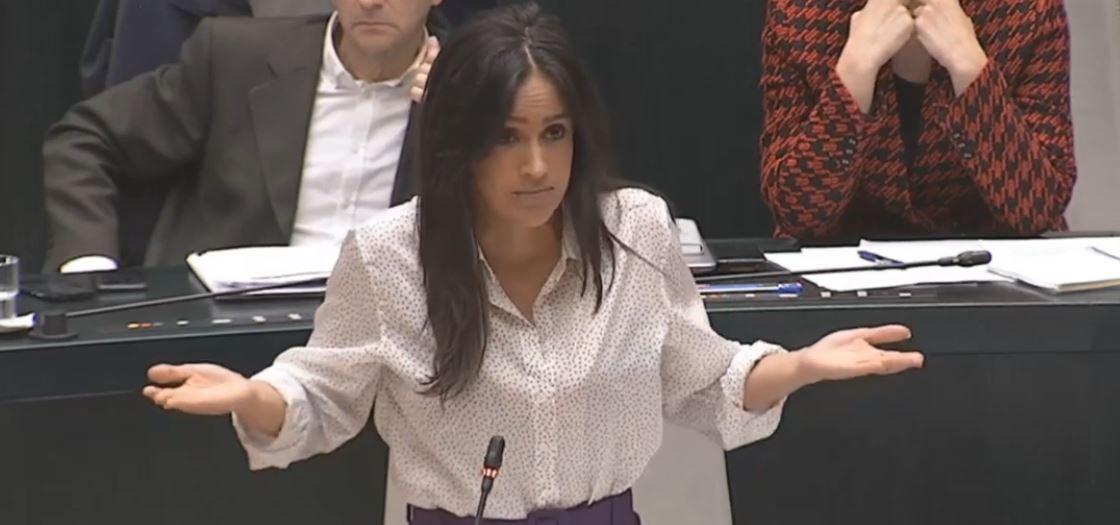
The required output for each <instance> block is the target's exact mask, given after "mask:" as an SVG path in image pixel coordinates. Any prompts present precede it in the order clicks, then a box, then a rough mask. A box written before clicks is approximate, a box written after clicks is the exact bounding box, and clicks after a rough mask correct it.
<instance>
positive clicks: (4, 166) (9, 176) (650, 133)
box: [0, 0, 771, 269]
mask: <svg viewBox="0 0 1120 525" xmlns="http://www.w3.org/2000/svg"><path fill="white" fill-rule="evenodd" d="M452 1H457V2H467V1H473V0H452ZM540 3H541V4H542V5H544V6H545V7H547V8H549V9H550V10H552V11H554V12H556V13H558V14H559V15H561V17H562V18H563V19H564V20H565V22H566V23H567V25H568V28H569V30H570V31H571V33H572V34H573V37H574V38H575V40H576V41H577V44H578V46H579V47H580V48H581V50H582V52H583V56H584V58H585V60H586V62H587V63H588V65H589V66H590V67H591V69H592V70H593V72H594V74H595V76H596V78H597V79H598V80H599V82H600V86H601V88H602V91H603V94H604V96H605V98H606V99H607V103H608V106H609V107H610V109H611V111H612V113H613V117H614V120H615V127H616V131H617V136H618V145H619V149H620V153H621V158H622V165H623V168H624V175H625V176H626V177H627V178H630V179H633V180H637V181H641V182H645V183H648V184H650V185H652V186H653V187H655V188H657V189H659V190H660V191H662V192H664V193H665V194H666V196H667V197H668V198H669V199H670V200H671V201H673V204H674V205H675V207H676V212H677V213H678V214H680V215H683V216H687V217H693V218H695V219H697V220H698V221H699V223H700V225H701V228H702V230H703V232H704V234H705V236H708V237H729V236H766V235H768V234H769V233H770V230H771V222H770V215H769V212H768V211H767V210H766V208H765V207H764V206H763V205H762V203H761V201H760V198H759V192H758V184H759V183H758V166H759V160H758V155H759V154H758V135H759V131H760V126H761V123H762V115H761V102H760V95H759V88H758V81H759V71H760V58H761V57H760V44H759V38H760V34H761V28H762V20H763V14H764V10H765V2H761V1H752V2H744V1H742V0H692V1H689V2H680V1H670V0H659V1H650V0H541V1H540ZM96 4H97V2H96V1H94V0H81V1H74V0H3V1H0V71H2V72H3V73H0V101H2V102H0V103H2V104H3V107H2V108H0V114H2V115H3V117H2V119H0V253H10V254H16V255H19V256H21V257H22V258H23V260H24V267H25V268H27V269H38V268H40V267H41V265H42V258H43V252H44V246H45V234H46V229H45V216H44V213H43V191H42V187H43V185H42V158H41V143H42V138H43V136H44V134H45V132H46V130H47V128H48V127H49V126H50V125H51V123H53V122H54V121H56V120H58V118H59V117H61V116H62V114H63V113H64V112H65V111H66V109H67V108H69V107H70V106H71V105H72V104H73V103H75V102H77V101H78V100H80V97H81V93H80V82H79V76H78V60H79V58H80V56H81V51H82V46H83V44H84V41H85V37H86V34H87V32H88V30H89V25H90V22H91V20H92V17H93V12H94V9H95V7H96Z"/></svg>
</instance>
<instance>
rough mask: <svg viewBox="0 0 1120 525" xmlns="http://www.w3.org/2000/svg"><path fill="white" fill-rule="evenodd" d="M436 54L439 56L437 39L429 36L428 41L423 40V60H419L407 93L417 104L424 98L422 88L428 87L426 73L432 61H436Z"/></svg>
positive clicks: (430, 70) (429, 69) (428, 72)
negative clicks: (410, 87) (418, 65)
mask: <svg viewBox="0 0 1120 525" xmlns="http://www.w3.org/2000/svg"><path fill="white" fill-rule="evenodd" d="M437 56H439V40H438V39H437V38H436V37H434V36H430V37H428V41H427V42H424V60H423V61H421V62H420V68H419V69H418V70H417V71H416V77H414V78H413V79H412V89H411V90H410V91H409V93H408V94H409V96H411V97H412V101H413V102H415V103H417V104H419V103H420V101H422V100H424V90H426V89H427V88H428V75H430V74H431V73H432V63H433V62H435V61H436V57H437Z"/></svg>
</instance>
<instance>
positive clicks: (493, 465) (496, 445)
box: [474, 436, 506, 525]
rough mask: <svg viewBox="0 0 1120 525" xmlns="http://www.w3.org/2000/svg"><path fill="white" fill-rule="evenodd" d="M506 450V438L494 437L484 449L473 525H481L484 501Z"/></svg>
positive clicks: (499, 468) (484, 506) (484, 509)
mask: <svg viewBox="0 0 1120 525" xmlns="http://www.w3.org/2000/svg"><path fill="white" fill-rule="evenodd" d="M505 450H506V438H504V437H502V436H494V437H492V438H490V445H489V446H488V447H486V458H485V459H483V461H482V492H481V493H480V494H479V496H478V512H475V513H474V524H475V525H480V524H481V523H482V513H483V512H485V511H486V499H487V498H489V497H490V489H493V488H494V479H495V478H497V477H498V471H499V470H501V468H502V453H504V452H505Z"/></svg>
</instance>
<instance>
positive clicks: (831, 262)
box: [766, 237, 1120, 292]
mask: <svg viewBox="0 0 1120 525" xmlns="http://www.w3.org/2000/svg"><path fill="white" fill-rule="evenodd" d="M860 250H863V251H866V252H871V253H874V254H876V255H878V256H881V257H884V258H887V259H893V260H896V261H900V262H905V263H913V262H924V261H931V260H937V259H940V258H943V257H952V256H954V255H957V254H959V253H961V252H965V251H973V250H985V251H988V252H990V253H991V254H992V262H991V264H989V265H986V266H976V267H971V268H960V267H939V266H929V267H922V268H911V269H908V270H881V271H874V272H872V271H868V272H851V273H832V274H821V275H814V276H807V277H806V279H808V280H810V281H812V282H813V283H815V284H816V285H817V286H820V287H822V288H826V289H829V290H833V291H838V292H846V291H856V290H872V289H879V288H894V287H899V286H913V285H918V284H951V283H975V282H991V281H1011V280H1019V281H1022V282H1024V283H1027V284H1030V285H1033V286H1037V287H1039V288H1043V289H1047V290H1052V291H1055V292H1064V291H1075V290H1086V289H1093V288H1101V287H1106V286H1120V237H1076V238H1058V239H1029V240H1003V239H998V240H985V239H977V240H947V241H889V242H877V241H866V240H865V241H862V242H860V245H859V246H858V247H840V248H805V249H803V250H801V251H800V252H795V253H769V254H766V258H767V259H768V260H770V261H772V262H774V263H775V264H778V265H780V266H782V267H783V268H786V269H788V270H791V271H794V272H803V271H808V270H817V269H829V268H852V267H863V266H866V267H873V266H875V264H876V263H874V262H871V261H866V260H864V259H862V258H861V257H860V255H859V252H860Z"/></svg>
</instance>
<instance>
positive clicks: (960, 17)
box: [913, 0, 988, 96]
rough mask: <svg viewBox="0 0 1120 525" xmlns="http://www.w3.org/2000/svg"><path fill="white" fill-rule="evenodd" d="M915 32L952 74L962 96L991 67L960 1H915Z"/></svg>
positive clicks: (927, 48)
mask: <svg viewBox="0 0 1120 525" xmlns="http://www.w3.org/2000/svg"><path fill="white" fill-rule="evenodd" d="M915 2H916V3H917V4H919V5H918V6H917V8H915V9H914V10H913V14H914V32H915V34H917V36H918V40H919V41H921V43H922V45H923V46H924V47H925V48H926V51H929V54H930V56H932V57H933V59H934V60H936V61H937V62H938V63H940V64H941V65H942V66H944V67H945V69H947V70H948V71H949V76H951V77H952V79H953V88H954V90H955V91H956V93H957V96H960V95H961V94H962V93H964V92H965V90H967V89H968V87H969V86H971V85H972V83H973V82H975V81H976V79H977V78H978V77H979V76H980V72H981V71H983V70H984V67H985V66H987V65H988V55H987V53H986V52H985V51H984V48H983V46H981V45H980V40H978V39H977V38H976V28H975V27H974V26H973V25H972V19H971V18H969V16H968V14H967V13H965V12H964V9H963V8H961V3H960V0H915Z"/></svg>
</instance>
